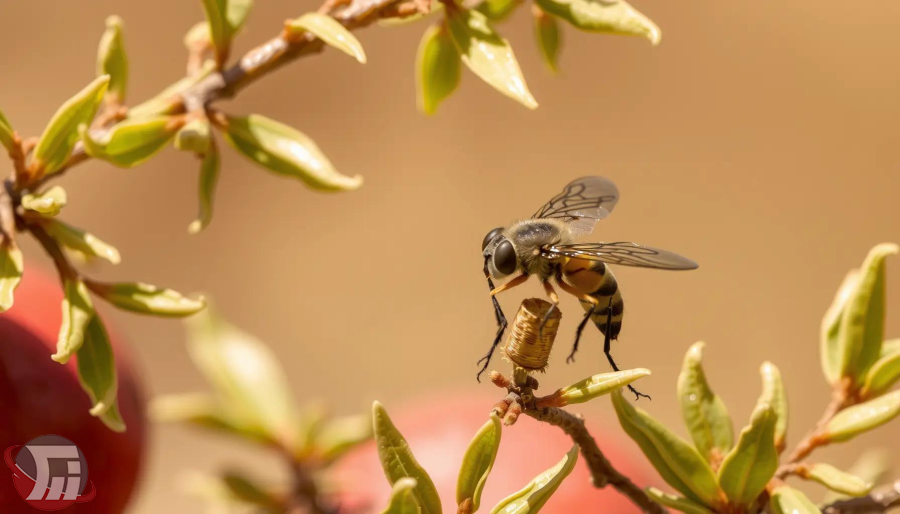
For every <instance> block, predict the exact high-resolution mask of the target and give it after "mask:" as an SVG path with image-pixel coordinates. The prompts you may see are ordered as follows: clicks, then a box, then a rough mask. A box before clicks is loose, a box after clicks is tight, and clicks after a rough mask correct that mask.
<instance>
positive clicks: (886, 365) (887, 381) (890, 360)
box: [861, 340, 900, 398]
mask: <svg viewBox="0 0 900 514" xmlns="http://www.w3.org/2000/svg"><path fill="white" fill-rule="evenodd" d="M896 343H900V340H897V341H885V343H884V345H885V348H884V350H882V352H881V355H882V356H881V358H880V359H878V360H877V361H875V364H873V365H872V368H871V369H870V370H869V372H868V373H867V374H866V384H865V386H863V389H862V393H861V396H862V397H863V398H873V397H875V396H878V395H881V394H884V393H886V392H888V391H889V390H890V389H891V387H893V386H894V384H896V383H897V382H898V381H900V351H885V350H888V349H890V348H892V347H893V346H894V345H896ZM889 345H890V346H889Z"/></svg>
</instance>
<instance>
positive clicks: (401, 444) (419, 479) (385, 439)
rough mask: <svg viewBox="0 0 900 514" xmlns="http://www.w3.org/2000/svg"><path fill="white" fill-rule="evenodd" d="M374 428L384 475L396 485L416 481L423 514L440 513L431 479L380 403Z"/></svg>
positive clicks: (374, 413) (375, 405) (374, 411)
mask: <svg viewBox="0 0 900 514" xmlns="http://www.w3.org/2000/svg"><path fill="white" fill-rule="evenodd" d="M372 425H373V426H374V427H375V442H376V443H377V445H378V457H379V459H380V460H381V467H382V468H384V476H385V477H386V478H387V480H388V483H389V484H391V486H394V485H395V484H396V483H397V481H398V480H400V479H402V478H406V477H409V478H414V479H415V480H416V487H415V493H414V494H415V498H416V500H417V501H418V503H419V506H421V508H422V513H423V514H440V513H441V498H440V496H438V492H437V489H436V488H435V487H434V482H432V480H431V477H430V476H428V473H427V472H426V471H425V469H424V468H423V467H422V466H421V465H420V464H419V462H418V461H417V460H416V458H415V456H414V455H413V453H412V450H410V448H409V444H408V443H407V442H406V439H404V438H403V435H402V434H400V431H399V430H397V427H395V426H394V423H393V422H392V421H391V418H390V416H388V413H387V410H385V408H384V406H383V405H381V403H379V402H375V403H373V404H372Z"/></svg>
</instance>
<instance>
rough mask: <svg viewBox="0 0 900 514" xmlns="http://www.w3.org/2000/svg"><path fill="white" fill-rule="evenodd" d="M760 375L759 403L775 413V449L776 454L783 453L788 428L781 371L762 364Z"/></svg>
mask: <svg viewBox="0 0 900 514" xmlns="http://www.w3.org/2000/svg"><path fill="white" fill-rule="evenodd" d="M759 373H760V375H762V384H763V392H762V397H761V398H760V399H759V403H768V404H769V405H770V406H771V407H772V410H773V411H774V412H775V416H776V418H777V421H776V422H775V448H777V449H778V452H779V453H780V452H782V451H784V448H785V445H786V439H785V438H786V437H787V427H788V414H789V412H788V403H787V394H786V393H785V391H784V382H782V380H781V371H779V370H778V368H777V367H775V365H774V364H772V363H771V362H764V363H763V365H762V366H761V367H760V368H759Z"/></svg>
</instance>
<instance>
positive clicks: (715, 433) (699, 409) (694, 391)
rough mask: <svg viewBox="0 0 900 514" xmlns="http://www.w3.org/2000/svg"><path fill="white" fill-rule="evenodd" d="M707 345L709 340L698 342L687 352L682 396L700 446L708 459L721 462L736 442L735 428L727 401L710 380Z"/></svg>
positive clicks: (687, 422)
mask: <svg viewBox="0 0 900 514" xmlns="http://www.w3.org/2000/svg"><path fill="white" fill-rule="evenodd" d="M705 348H706V344H705V343H702V342H699V343H695V344H694V345H693V346H691V348H690V350H688V352H687V354H686V355H685V356H684V363H683V365H682V368H681V374H680V375H679V377H678V400H679V402H680V403H681V415H682V417H683V418H684V423H685V425H687V427H688V431H689V432H690V434H691V439H693V441H694V445H695V446H696V447H697V450H699V451H700V454H701V455H703V457H704V458H705V459H706V460H707V462H716V463H718V462H721V460H722V457H724V456H725V454H726V453H727V452H728V450H730V449H731V446H732V445H733V444H734V428H733V426H732V424H731V417H730V416H729V415H728V409H727V408H726V407H725V402H723V401H722V398H720V397H719V396H718V395H716V394H715V393H714V392H713V390H712V388H710V386H709V383H708V382H707V380H706V373H704V371H703V363H702V360H703V350H704V349H705Z"/></svg>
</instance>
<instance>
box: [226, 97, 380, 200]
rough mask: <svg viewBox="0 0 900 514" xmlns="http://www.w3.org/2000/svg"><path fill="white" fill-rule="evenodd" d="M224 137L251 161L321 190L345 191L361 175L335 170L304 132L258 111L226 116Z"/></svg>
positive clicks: (355, 184) (355, 185)
mask: <svg viewBox="0 0 900 514" xmlns="http://www.w3.org/2000/svg"><path fill="white" fill-rule="evenodd" d="M224 129H225V138H226V139H227V140H228V142H229V143H231V145H232V146H234V148H235V149H236V150H237V151H238V152H240V153H242V154H243V155H244V156H246V157H247V158H249V159H250V160H252V161H253V162H255V163H257V164H259V165H260V166H263V167H264V168H267V169H269V170H271V171H273V172H275V173H277V174H279V175H284V176H286V177H291V178H296V179H300V180H302V181H303V182H305V183H306V185H308V186H309V187H311V188H313V189H317V190H320V191H348V190H353V189H357V188H359V186H361V185H362V177H360V176H359V175H356V176H354V177H348V176H346V175H341V174H340V173H338V171H337V170H336V169H334V166H332V164H331V162H330V161H329V160H328V158H327V157H325V154H323V153H322V151H321V150H319V147H318V146H316V144H315V143H314V142H313V141H312V139H310V138H308V137H307V136H306V134H303V133H301V132H300V131H298V130H296V129H294V128H291V127H289V126H287V125H283V124H281V123H278V122H277V121H275V120H271V119H269V118H266V117H264V116H260V115H258V114H251V115H250V116H246V117H228V118H227V122H226V124H225V127H224Z"/></svg>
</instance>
